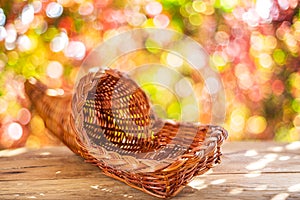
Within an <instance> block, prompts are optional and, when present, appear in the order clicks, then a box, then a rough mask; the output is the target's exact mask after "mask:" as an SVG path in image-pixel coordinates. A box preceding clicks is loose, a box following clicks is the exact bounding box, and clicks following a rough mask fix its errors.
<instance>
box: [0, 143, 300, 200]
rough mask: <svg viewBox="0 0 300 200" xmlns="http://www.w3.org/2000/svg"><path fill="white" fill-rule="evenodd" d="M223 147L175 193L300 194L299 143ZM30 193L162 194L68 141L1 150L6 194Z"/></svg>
mask: <svg viewBox="0 0 300 200" xmlns="http://www.w3.org/2000/svg"><path fill="white" fill-rule="evenodd" d="M223 149H224V150H223V152H224V156H223V162H222V164H221V165H220V166H217V167H216V168H214V170H213V172H209V173H207V174H205V175H202V176H199V177H196V178H195V179H194V180H193V181H192V182H191V183H190V184H189V186H187V187H186V188H185V189H184V190H183V191H182V192H181V193H180V194H179V195H178V196H177V197H175V198H174V199H176V200H177V199H188V200H189V199H190V200H192V199H217V200H218V199H220V200H221V199H225V200H226V199H228V200H229V199H249V200H250V199H273V200H278V199H300V145H299V146H298V145H297V143H295V144H294V145H287V144H278V143H271V142H268V143H253V142H250V143H245V142H242V143H227V144H225V145H224V148H223ZM9 154H11V155H10V156H9ZM14 154H16V155H14ZM30 198H36V199H105V198H106V199H150V200H151V199H156V198H154V197H151V196H149V195H147V194H144V193H143V192H140V191H138V190H135V189H133V188H131V187H129V186H127V185H125V184H124V183H122V182H119V181H116V180H114V179H112V178H109V177H106V176H105V175H103V174H102V173H101V170H99V169H98V168H97V167H95V166H92V165H90V164H89V163H84V162H83V160H82V159H81V158H80V157H78V156H76V155H74V154H73V153H72V152H71V151H69V150H68V149H67V148H66V147H51V148H42V149H38V150H28V149H18V150H15V151H6V152H5V151H4V152H3V151H2V152H0V199H30Z"/></svg>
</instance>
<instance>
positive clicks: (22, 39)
mask: <svg viewBox="0 0 300 200" xmlns="http://www.w3.org/2000/svg"><path fill="white" fill-rule="evenodd" d="M299 6H300V5H299V1H295V0H256V1H252V0H251V1H250V0H246V1H241V0H215V1H211V0H194V1H192V0H164V1H162V0H138V1H135V0H134V1H133V0H126V1H115V0H49V1H42V0H32V1H19V0H2V1H1V3H0V139H1V140H0V149H1V148H10V147H19V146H24V145H25V146H31V147H40V146H41V145H47V144H57V143H58V142H57V140H55V139H54V138H52V137H51V136H49V135H48V134H45V133H46V132H47V130H46V129H45V125H44V122H43V120H42V119H41V118H40V116H38V115H37V114H36V113H35V111H34V110H31V106H30V102H28V99H27V98H26V96H25V94H24V88H23V83H24V81H25V80H26V79H29V78H30V77H35V78H38V79H40V80H42V82H44V83H45V84H46V85H48V86H49V89H48V90H47V94H48V95H51V96H57V95H64V94H65V93H66V92H68V91H70V88H72V85H73V84H74V83H75V79H76V74H77V72H78V69H79V67H80V65H81V63H82V61H83V60H84V58H85V57H86V56H87V55H88V53H89V52H90V51H91V50H92V49H93V48H95V46H96V45H98V44H99V43H101V42H103V41H105V40H107V39H109V38H110V37H112V36H114V35H117V34H119V33H121V32H123V31H126V30H130V29H134V28H144V27H156V28H166V29H172V30H175V31H178V32H180V33H184V34H186V35H188V36H189V37H191V38H192V39H194V40H195V41H197V42H199V43H200V44H201V45H202V46H203V47H204V49H205V50H206V51H207V53H208V55H206V54H205V53H204V52H203V53H199V54H195V53H194V52H196V50H197V49H193V47H190V48H187V49H183V51H184V52H186V54H185V55H184V56H183V57H181V56H180V55H177V54H175V53H173V52H167V51H163V50H161V49H159V48H160V47H161V46H162V43H161V40H160V39H159V38H160V37H162V36H159V37H157V38H154V39H153V38H152V39H147V40H146V41H144V42H145V47H146V50H145V51H137V52H135V53H133V54H132V55H126V56H125V57H124V58H119V60H117V61H116V62H115V63H113V64H112V67H115V68H119V69H121V70H128V71H131V70H134V69H135V68H137V66H143V65H144V64H145V63H148V64H149V63H158V64H160V65H163V66H166V68H171V69H174V70H176V71H178V72H179V73H180V74H181V75H182V76H177V75H173V74H170V73H169V72H168V70H165V69H159V70H157V69H156V68H155V67H154V66H155V65H153V67H152V68H153V69H152V71H150V72H149V71H148V72H142V71H140V72H139V74H138V76H136V80H137V82H139V83H140V84H143V83H145V81H153V82H158V83H160V84H161V85H165V86H168V87H169V89H166V88H162V87H161V85H160V86H158V85H151V84H146V85H143V89H145V91H146V92H147V94H148V95H149V96H150V97H151V101H152V102H153V104H154V105H155V109H156V111H157V112H158V113H160V115H161V116H162V117H166V118H172V119H177V120H180V119H182V118H186V119H188V120H190V121H200V122H201V123H209V122H210V118H211V115H212V113H211V112H212V109H211V107H212V104H213V103H214V102H213V101H212V99H211V98H210V97H211V95H213V94H215V93H217V92H218V91H220V89H221V87H220V86H221V85H220V84H221V83H219V82H218V81H217V79H216V77H213V76H211V77H205V78H204V77H201V76H199V75H197V74H196V73H194V71H193V70H192V67H191V66H190V65H191V63H187V60H190V61H192V62H193V63H197V66H196V67H198V68H200V69H204V68H205V67H208V65H209V66H210V67H211V68H212V69H213V70H215V71H217V72H218V73H220V76H221V79H222V82H223V85H224V88H225V93H226V113H227V116H226V120H225V122H224V124H223V125H224V126H225V128H226V129H228V131H229V135H230V140H249V139H253V140H258V139H261V140H264V139H268V140H269V139H273V140H279V141H295V140H299V139H300V128H299V127H300V117H299V114H300V84H299V83H300V68H299V66H300V62H299V53H300V48H299V45H300V12H299ZM127 43H128V44H130V45H133V46H134V45H135V43H134V39H133V38H128V41H127ZM127 43H126V41H124V43H122V45H120V46H119V47H118V51H122V52H125V51H126V49H130V48H132V46H127ZM107 50H108V51H109V50H111V49H107ZM207 57H208V58H207ZM196 108H198V109H199V110H200V113H197V112H195V110H197V109H196Z"/></svg>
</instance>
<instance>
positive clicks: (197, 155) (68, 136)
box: [25, 69, 227, 198]
mask: <svg viewBox="0 0 300 200" xmlns="http://www.w3.org/2000/svg"><path fill="white" fill-rule="evenodd" d="M25 90H26V93H27V94H28V96H29V97H30V99H31V100H32V102H33V104H34V105H35V107H36V109H37V111H38V112H39V114H40V115H41V117H42V118H43V119H44V120H45V123H46V126H47V127H48V128H49V129H50V130H51V131H52V132H53V133H54V134H55V135H56V136H57V137H58V138H60V139H61V140H62V141H63V142H64V143H65V144H66V145H67V146H68V147H69V148H70V149H71V150H72V151H73V152H75V153H77V154H79V155H81V156H82V157H84V159H85V160H86V161H88V162H91V163H94V164H96V165H97V166H99V167H100V168H101V169H102V170H103V172H104V173H105V174H106V175H108V176H110V177H113V178H116V179H118V180H120V181H123V182H125V183H126V184H128V185H129V186H131V187H134V188H136V189H139V190H142V191H144V192H146V193H148V194H151V195H154V196H156V197H160V198H168V197H172V196H175V195H176V194H178V193H179V192H180V191H181V190H182V188H183V187H184V186H185V185H186V184H187V183H188V182H189V181H191V180H192V178H193V177H194V176H196V175H200V174H203V173H204V172H206V171H207V170H209V169H210V168H212V167H213V166H214V165H215V164H217V163H219V162H220V156H221V152H220V146H221V144H222V143H223V141H224V140H225V139H226V138H227V132H226V131H225V130H224V129H223V128H221V127H219V126H212V125H200V124H197V123H188V122H175V121H172V120H163V119H160V118H159V117H157V116H156V114H155V113H154V111H153V110H152V108H151V104H150V102H149V100H148V98H147V96H146V94H145V93H144V91H143V90H142V89H141V88H139V87H138V85H137V84H136V83H135V82H134V81H133V80H132V79H130V77H128V76H127V75H126V74H125V73H121V72H119V71H117V70H111V69H109V70H99V71H98V72H97V73H89V74H87V75H86V76H84V77H83V78H81V80H80V81H79V83H78V85H77V87H76V93H75V94H74V95H73V96H71V95H65V96H61V97H60V96H57V97H50V96H47V95H45V90H46V88H45V87H44V86H43V85H42V84H40V83H39V82H37V83H34V84H33V83H30V82H26V83H25Z"/></svg>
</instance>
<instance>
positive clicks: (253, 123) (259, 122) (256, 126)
mask: <svg viewBox="0 0 300 200" xmlns="http://www.w3.org/2000/svg"><path fill="white" fill-rule="evenodd" d="M266 128H267V121H266V119H265V118H264V117H262V116H258V115H255V116H252V117H250V118H249V119H248V121H247V131H249V132H250V133H253V134H260V133H262V132H264V131H265V130H266Z"/></svg>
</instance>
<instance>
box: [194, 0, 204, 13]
mask: <svg viewBox="0 0 300 200" xmlns="http://www.w3.org/2000/svg"><path fill="white" fill-rule="evenodd" d="M193 8H194V10H195V11H196V12H199V13H203V12H205V10H206V4H205V2H203V1H202V0H196V1H194V2H193Z"/></svg>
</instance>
